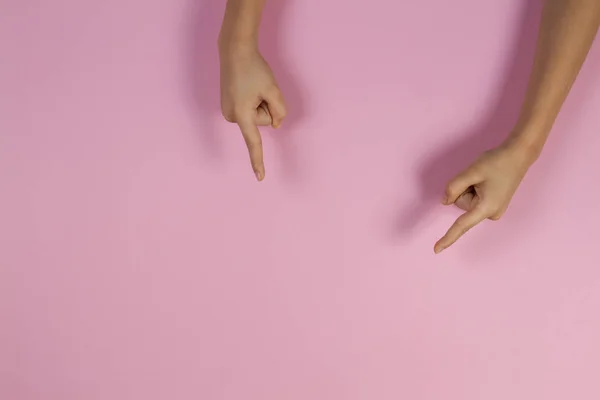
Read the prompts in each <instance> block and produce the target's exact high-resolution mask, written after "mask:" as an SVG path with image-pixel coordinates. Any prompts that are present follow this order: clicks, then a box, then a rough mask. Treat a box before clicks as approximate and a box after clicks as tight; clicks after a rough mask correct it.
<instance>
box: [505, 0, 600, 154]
mask: <svg viewBox="0 0 600 400" xmlns="http://www.w3.org/2000/svg"><path fill="white" fill-rule="evenodd" d="M599 25H600V0H546V1H545V4H544V8H543V12H542V21H541V26H540V33H539V38H538V44H537V49H536V55H535V61H534V66H533V71H532V73H531V77H530V81H529V86H528V90H527V94H526V97H525V103H524V104H523V108H522V111H521V115H520V118H519V123H518V124H517V127H516V129H515V130H514V132H513V134H512V135H511V139H512V140H514V141H516V142H517V143H519V145H522V146H523V147H524V148H527V149H529V151H530V152H531V156H532V157H533V158H534V159H535V158H537V157H538V156H539V153H540V152H541V150H542V147H543V146H544V144H545V142H546V139H547V137H548V134H549V133H550V130H551V129H552V125H553V124H554V121H555V120H556V117H557V115H558V113H559V111H560V109H561V107H562V104H563V102H564V101H565V99H566V97H567V95H568V93H569V90H570V89H571V86H572V85H573V83H574V82H575V79H576V77H577V75H578V73H579V70H580V69H581V66H582V64H583V62H584V60H585V58H586V56H587V54H588V52H589V50H590V47H591V45H592V42H593V41H594V37H595V36H596V32H597V31H598V26H599Z"/></svg>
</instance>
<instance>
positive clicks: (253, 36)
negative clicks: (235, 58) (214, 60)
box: [219, 0, 266, 50]
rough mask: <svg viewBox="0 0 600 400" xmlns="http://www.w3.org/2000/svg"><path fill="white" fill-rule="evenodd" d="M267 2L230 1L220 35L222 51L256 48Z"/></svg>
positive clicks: (256, 0)
mask: <svg viewBox="0 0 600 400" xmlns="http://www.w3.org/2000/svg"><path fill="white" fill-rule="evenodd" d="M265 1H266V0H228V1H227V6H226V9H225V16H224V18H223V25H222V26H221V32H220V34H219V48H220V49H221V50H223V49H227V48H230V47H232V46H248V47H256V46H257V45H258V30H259V27H260V20H261V15H262V11H263V8H264V6H265Z"/></svg>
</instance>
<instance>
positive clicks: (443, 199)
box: [442, 196, 448, 205]
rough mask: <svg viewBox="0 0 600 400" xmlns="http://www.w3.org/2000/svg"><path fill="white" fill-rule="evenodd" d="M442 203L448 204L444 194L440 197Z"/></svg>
mask: <svg viewBox="0 0 600 400" xmlns="http://www.w3.org/2000/svg"><path fill="white" fill-rule="evenodd" d="M442 204H443V205H446V204H448V198H447V197H446V196H444V197H442Z"/></svg>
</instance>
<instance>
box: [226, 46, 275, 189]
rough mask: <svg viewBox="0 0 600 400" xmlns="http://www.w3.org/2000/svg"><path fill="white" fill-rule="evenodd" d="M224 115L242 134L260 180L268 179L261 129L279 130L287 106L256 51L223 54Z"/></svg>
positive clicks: (255, 172) (244, 49) (247, 49)
mask: <svg viewBox="0 0 600 400" xmlns="http://www.w3.org/2000/svg"><path fill="white" fill-rule="evenodd" d="M220 59H221V111H222V112H223V116H224V117H225V119H226V120H227V121H229V122H233V123H237V124H238V125H239V127H240V130H241V131H242V135H243V137H244V140H245V141H246V146H247V147H248V152H249V153H250V161H251V164H252V169H253V170H254V174H255V175H256V179H258V180H259V181H262V180H263V179H264V177H265V166H264V163H263V149H262V139H261V136H260V132H259V130H258V126H269V125H271V126H272V127H273V128H278V127H279V126H280V125H281V123H282V121H283V119H284V118H285V115H286V107H285V102H284V100H283V96H282V94H281V91H280V90H279V87H278V86H277V82H276V81H275V77H274V76H273V72H272V71H271V68H270V67H269V65H268V64H267V62H266V61H265V60H264V59H263V57H262V56H261V55H260V53H259V52H258V50H257V49H255V48H237V49H234V50H231V49H227V50H223V51H221V52H220Z"/></svg>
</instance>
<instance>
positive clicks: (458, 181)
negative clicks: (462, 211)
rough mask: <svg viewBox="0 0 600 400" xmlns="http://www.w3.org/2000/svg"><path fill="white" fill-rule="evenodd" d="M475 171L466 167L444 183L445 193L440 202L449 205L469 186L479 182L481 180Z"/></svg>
mask: <svg viewBox="0 0 600 400" xmlns="http://www.w3.org/2000/svg"><path fill="white" fill-rule="evenodd" d="M478 178H479V177H478V176H477V174H475V172H474V171H473V170H472V169H471V168H468V169H466V170H465V171H463V172H461V173H460V174H458V175H457V176H456V177H455V178H454V179H452V180H451V181H450V182H448V184H447V185H446V193H445V194H444V197H443V199H442V204H444V205H450V204H454V203H455V202H456V200H458V198H459V197H460V196H461V195H462V194H463V193H465V192H466V191H467V190H468V189H469V188H470V187H471V186H473V185H476V184H478V183H481V182H482V180H481V179H478Z"/></svg>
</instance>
